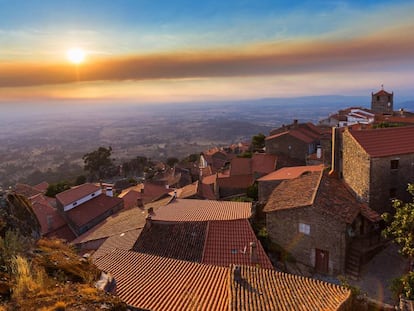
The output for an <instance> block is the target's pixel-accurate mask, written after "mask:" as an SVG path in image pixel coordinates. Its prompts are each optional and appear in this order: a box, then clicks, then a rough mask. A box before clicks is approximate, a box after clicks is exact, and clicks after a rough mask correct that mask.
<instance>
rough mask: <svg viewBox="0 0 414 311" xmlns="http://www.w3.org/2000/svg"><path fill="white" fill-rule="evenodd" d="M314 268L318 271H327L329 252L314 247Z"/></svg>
mask: <svg viewBox="0 0 414 311" xmlns="http://www.w3.org/2000/svg"><path fill="white" fill-rule="evenodd" d="M315 270H316V272H319V273H329V252H328V251H324V250H322V249H317V248H316V249H315Z"/></svg>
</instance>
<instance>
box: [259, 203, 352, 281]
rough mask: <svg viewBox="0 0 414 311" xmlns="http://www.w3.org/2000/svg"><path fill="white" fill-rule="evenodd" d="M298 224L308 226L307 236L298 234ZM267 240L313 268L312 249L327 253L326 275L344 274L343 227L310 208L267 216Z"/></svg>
mask: <svg viewBox="0 0 414 311" xmlns="http://www.w3.org/2000/svg"><path fill="white" fill-rule="evenodd" d="M299 223H304V224H308V225H310V234H309V235H306V234H303V233H300V232H299ZM266 227H267V231H268V233H269V237H270V239H271V240H272V241H273V242H275V243H277V244H279V245H280V246H282V247H283V248H284V249H285V250H287V251H288V252H289V253H291V254H292V255H293V257H295V259H296V260H297V261H298V262H300V263H302V264H304V265H307V266H309V267H312V268H314V267H315V249H316V248H317V249H321V250H325V251H328V252H329V273H330V274H339V273H343V272H344V269H345V253H346V243H347V242H346V224H345V223H342V222H339V221H337V220H336V219H333V218H332V217H330V216H328V215H324V214H322V213H320V212H319V211H317V210H315V209H314V208H313V207H302V208H293V209H287V210H281V211H275V212H269V213H266Z"/></svg>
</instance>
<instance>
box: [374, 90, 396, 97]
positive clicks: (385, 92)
mask: <svg viewBox="0 0 414 311" xmlns="http://www.w3.org/2000/svg"><path fill="white" fill-rule="evenodd" d="M392 94H393V93H388V92H387V91H385V90H384V89H382V90H379V91H378V92H376V93H375V94H372V95H373V96H381V95H385V96H389V95H392Z"/></svg>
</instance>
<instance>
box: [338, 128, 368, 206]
mask: <svg viewBox="0 0 414 311" xmlns="http://www.w3.org/2000/svg"><path fill="white" fill-rule="evenodd" d="M342 176H343V178H344V180H345V182H346V183H347V184H348V185H349V186H350V187H351V189H352V190H353V191H354V193H355V194H356V196H357V198H358V199H359V200H361V201H363V202H366V203H369V194H370V157H369V155H368V154H367V153H366V152H365V150H364V149H363V148H362V147H361V146H360V145H359V144H358V143H357V142H356V140H355V139H354V138H353V137H352V135H351V134H350V133H349V132H348V130H346V131H345V132H344V133H343V135H342Z"/></svg>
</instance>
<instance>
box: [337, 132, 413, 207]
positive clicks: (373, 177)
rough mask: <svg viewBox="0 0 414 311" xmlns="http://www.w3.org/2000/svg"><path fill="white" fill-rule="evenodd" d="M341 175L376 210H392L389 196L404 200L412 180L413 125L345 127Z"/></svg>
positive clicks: (357, 194) (360, 197)
mask: <svg viewBox="0 0 414 311" xmlns="http://www.w3.org/2000/svg"><path fill="white" fill-rule="evenodd" d="M342 176H343V178H344V180H345V182H346V183H347V184H348V185H349V186H350V187H351V188H352V190H353V191H354V193H355V194H356V196H357V197H358V199H359V200H361V201H363V202H366V203H368V205H369V206H370V208H372V209H374V210H375V211H377V212H378V213H383V212H390V211H392V199H394V198H399V199H403V200H408V199H409V196H408V193H407V191H406V189H407V184H408V183H410V182H411V183H412V182H414V126H407V127H395V128H384V129H373V130H360V131H355V130H345V131H344V133H343V134H342Z"/></svg>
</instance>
